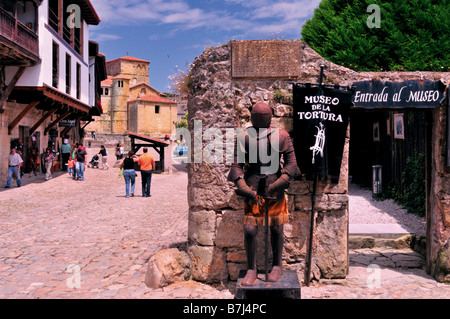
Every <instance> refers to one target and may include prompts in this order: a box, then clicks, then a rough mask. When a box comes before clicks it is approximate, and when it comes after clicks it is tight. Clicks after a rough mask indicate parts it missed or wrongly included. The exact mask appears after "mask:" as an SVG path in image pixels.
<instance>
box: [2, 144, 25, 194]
mask: <svg viewBox="0 0 450 319" xmlns="http://www.w3.org/2000/svg"><path fill="white" fill-rule="evenodd" d="M22 163H23V160H22V157H21V156H20V155H19V154H18V153H17V152H16V149H15V148H12V149H11V154H9V156H8V165H9V168H8V180H7V181H6V186H5V188H10V187H11V179H12V176H13V174H15V175H16V178H17V179H16V182H17V187H20V186H21V185H22V180H21V179H20V167H21V166H22Z"/></svg>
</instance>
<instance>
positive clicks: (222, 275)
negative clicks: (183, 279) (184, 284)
mask: <svg viewBox="0 0 450 319" xmlns="http://www.w3.org/2000/svg"><path fill="white" fill-rule="evenodd" d="M188 254H189V258H190V259H191V264H192V278H193V279H194V280H198V281H203V282H208V283H212V282H221V281H226V280H227V279H228V267H227V262H226V253H225V252H224V251H222V250H221V249H219V248H216V247H213V246H198V245H191V246H189V248H188Z"/></svg>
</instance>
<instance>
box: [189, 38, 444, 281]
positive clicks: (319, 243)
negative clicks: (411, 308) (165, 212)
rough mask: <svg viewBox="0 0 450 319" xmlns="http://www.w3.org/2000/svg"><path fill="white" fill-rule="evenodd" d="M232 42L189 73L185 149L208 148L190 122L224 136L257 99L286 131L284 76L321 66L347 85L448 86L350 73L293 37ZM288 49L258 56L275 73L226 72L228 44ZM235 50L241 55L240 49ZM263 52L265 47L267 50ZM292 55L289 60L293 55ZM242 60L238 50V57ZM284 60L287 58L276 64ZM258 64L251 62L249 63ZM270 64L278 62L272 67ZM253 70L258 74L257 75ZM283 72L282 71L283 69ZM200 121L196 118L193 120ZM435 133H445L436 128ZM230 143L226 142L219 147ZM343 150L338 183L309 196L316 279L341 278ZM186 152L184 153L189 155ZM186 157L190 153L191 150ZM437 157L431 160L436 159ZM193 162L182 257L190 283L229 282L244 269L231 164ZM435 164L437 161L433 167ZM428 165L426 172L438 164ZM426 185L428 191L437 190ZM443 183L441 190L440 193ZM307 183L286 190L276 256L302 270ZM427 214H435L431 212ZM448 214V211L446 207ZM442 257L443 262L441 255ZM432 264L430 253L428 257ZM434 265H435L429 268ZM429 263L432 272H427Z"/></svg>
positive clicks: (244, 121) (313, 77) (312, 75)
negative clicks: (285, 216) (286, 215)
mask: <svg viewBox="0 0 450 319" xmlns="http://www.w3.org/2000/svg"><path fill="white" fill-rule="evenodd" d="M235 42H236V41H231V42H228V43H226V44H223V45H221V46H218V47H215V48H212V49H209V50H207V51H205V52H204V53H203V54H202V55H201V56H199V57H198V58H197V59H196V60H195V61H194V63H193V67H192V71H191V73H190V81H191V82H190V83H191V94H190V96H189V101H188V112H189V130H190V133H191V145H192V146H193V147H192V154H194V153H195V154H198V152H199V151H201V150H203V149H204V148H205V147H207V145H208V143H209V142H210V141H208V140H205V139H204V138H203V136H198V135H197V136H196V135H195V134H194V121H196V120H197V121H201V125H202V131H203V132H204V131H205V130H207V129H208V128H217V129H219V130H220V131H221V132H222V133H223V135H224V136H225V135H226V130H227V129H228V128H235V127H245V126H246V125H248V123H249V121H250V110H251V108H252V106H253V105H254V104H256V103H257V102H260V101H264V102H266V103H268V104H269V105H270V106H271V108H272V110H273V115H274V117H273V121H272V124H273V126H276V127H280V128H284V129H286V130H287V131H288V132H290V133H292V130H293V119H292V112H293V107H292V94H291V92H292V91H291V89H292V84H291V81H299V82H318V76H319V72H320V65H322V64H323V65H324V66H325V82H326V83H339V84H341V85H349V84H351V83H353V82H356V81H364V80H380V81H393V82H400V81H404V80H406V79H419V78H420V76H423V77H424V78H425V79H428V80H439V79H442V80H444V82H445V83H447V84H448V83H449V81H450V74H449V73H432V72H422V73H418V72H380V73H376V72H370V73H366V72H361V73H358V72H355V71H352V70H350V69H347V68H344V67H342V66H338V65H335V64H333V63H331V62H329V61H326V60H324V59H323V58H322V57H320V56H319V55H318V54H317V53H315V52H314V51H313V50H312V49H311V48H309V47H308V46H307V45H306V44H305V43H302V42H301V41H299V40H269V41H259V42H260V43H258V41H238V42H241V43H238V46H236V43H235ZM277 45H282V46H283V47H291V51H290V52H291V54H290V56H277V57H275V59H274V57H270V56H268V57H265V56H264V59H269V60H270V59H272V60H271V63H275V64H276V63H279V64H280V65H279V69H281V70H284V72H285V74H282V76H281V77H280V78H277V76H276V75H275V74H274V73H273V72H272V71H273V70H250V71H249V72H246V71H245V70H242V65H241V64H240V65H239V69H237V70H234V71H233V63H240V61H238V62H236V61H235V60H234V61H233V57H232V52H231V50H232V47H235V48H236V47H238V48H239V49H241V50H242V46H243V47H244V48H245V46H249V47H251V46H257V47H258V46H259V47H261V46H263V47H264V46H266V47H271V46H277ZM241 54H242V53H241ZM267 54H269V55H270V52H269V53H267ZM292 55H294V57H293V56H292ZM242 56H244V57H245V52H244V54H243V55H242ZM283 59H288V61H283ZM292 59H294V60H295V59H297V60H298V63H299V65H300V68H298V72H297V73H295V72H294V73H289V72H290V71H289V70H288V69H286V68H285V64H286V63H291V62H292ZM256 68H258V66H256ZM275 69H277V66H276V65H275ZM258 72H260V73H261V74H262V75H263V76H261V77H258V76H256V75H257V74H258ZM288 73H289V74H288ZM440 114H441V113H439V112H435V117H436V118H435V120H434V126H433V127H434V128H435V130H438V127H441V126H443V127H446V124H445V123H446V122H445V119H444V115H440ZM197 123H199V122H197ZM436 134H446V133H444V132H439V133H438V132H437V133H436ZM233 142H234V141H233V140H228V139H226V140H225V141H224V143H225V145H224V148H225V147H226V145H227V144H228V143H233ZM443 147H444V146H443V145H441V144H436V145H435V149H434V153H439V152H441V153H442V151H443ZM348 152H349V141H348V140H347V141H346V143H345V147H344V156H343V161H342V168H341V176H340V178H339V183H338V184H332V183H331V182H326V183H325V182H323V183H319V185H318V190H317V191H318V194H319V196H318V197H317V199H316V212H317V213H316V232H315V241H314V242H315V246H314V254H313V268H312V271H313V276H314V277H315V278H321V277H323V278H345V277H346V274H347V269H348V256H347V253H348V249H347V236H348V200H349V197H348ZM192 154H191V155H192ZM192 156H193V155H192ZM441 160H442V158H436V161H441ZM220 162H223V163H217V162H212V163H207V162H206V161H201V162H195V161H194V159H193V158H191V163H190V164H188V176H189V182H188V202H189V226H188V255H189V257H190V259H191V261H192V276H193V279H195V280H200V281H205V282H220V281H227V280H236V279H237V278H238V273H239V270H241V269H246V267H247V265H246V256H245V251H244V241H243V238H244V236H243V215H244V213H243V201H242V199H241V198H240V197H238V196H237V195H235V193H234V190H235V187H234V185H233V184H232V183H230V182H229V181H227V175H228V172H229V168H230V164H229V163H227V162H226V161H220ZM436 165H437V164H436ZM436 165H435V166H434V167H433V172H432V173H433V174H435V173H436V171H439V168H438V167H436ZM442 179H443V180H445V183H446V184H445V185H447V186H445V185H442V183H443V182H442V181H439V182H438V181H435V180H434V181H433V183H435V184H439V183H440V184H439V185H442V186H438V185H436V187H437V188H438V190H436V191H438V192H439V193H440V194H441V195H440V196H439V198H438V197H436V196H434V197H433V198H432V209H433V210H434V209H435V207H438V208H436V209H439V210H441V211H442V212H444V211H445V209H446V207H447V208H448V207H449V205H448V201H449V194H450V188H449V187H448V183H449V177H448V175H447V176H446V177H442ZM436 187H434V188H433V190H435V189H436ZM445 187H447V189H446V190H445ZM311 191H312V182H308V181H305V180H299V181H295V182H293V183H292V184H291V187H290V188H289V189H288V190H287V194H288V205H289V212H290V223H289V225H285V234H284V235H285V246H284V247H285V248H284V252H283V261H284V264H285V266H286V267H290V268H293V269H303V267H304V260H305V257H306V251H307V243H308V236H309V224H310V209H311ZM432 214H438V213H437V212H436V213H435V212H434V211H433V212H432ZM441 214H444V215H445V214H447V215H446V216H447V219H448V216H449V215H448V214H449V212H448V209H447V210H446V213H441ZM442 225H444V226H443V227H444V230H443V231H442V230H438V231H439V234H440V236H441V237H440V241H439V242H438V243H437V242H433V245H435V246H436V248H435V249H434V250H433V255H434V256H437V255H439V253H438V251H442V250H444V251H443V252H441V253H440V255H439V256H444V255H445V254H446V255H445V256H446V257H443V258H444V259H442V258H441V259H442V260H443V261H444V262H440V261H439V260H441V259H439V260H438V262H437V263H439V265H441V264H442V263H443V264H444V266H439V267H441V268H442V267H444V268H445V267H447V270H444V273H445V272H446V273H447V277H448V268H449V267H448V263H449V262H450V261H449V260H450V258H449V255H450V250H449V244H448V243H449V241H450V234H449V229H450V227H449V225H447V224H442ZM259 236H260V241H259V242H260V243H261V244H260V245H259V252H258V258H259V261H258V264H259V265H260V266H261V267H262V265H263V260H264V259H263V258H264V253H263V252H264V247H263V232H262V231H260V232H259ZM445 258H446V259H445ZM430 260H434V263H435V264H436V260H437V258H436V257H433V258H431V259H430ZM434 268H436V267H434ZM434 268H433V269H434Z"/></svg>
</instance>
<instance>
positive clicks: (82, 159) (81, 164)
mask: <svg viewBox="0 0 450 319" xmlns="http://www.w3.org/2000/svg"><path fill="white" fill-rule="evenodd" d="M76 158H77V161H76V163H75V170H76V174H77V177H76V178H74V179H78V180H80V181H83V180H84V168H85V166H86V162H87V152H86V148H84V147H83V144H81V143H79V144H78V149H77V153H76Z"/></svg>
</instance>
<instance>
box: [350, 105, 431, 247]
mask: <svg viewBox="0 0 450 319" xmlns="http://www.w3.org/2000/svg"><path fill="white" fill-rule="evenodd" d="M431 115H432V110H430V109H387V108H386V109H371V110H368V109H360V108H355V109H352V110H351V113H350V153H349V179H350V180H349V195H350V203H353V207H351V210H350V216H349V218H350V224H351V223H352V222H357V223H364V224H365V223H367V224H370V225H373V224H379V225H387V224H389V225H391V224H398V226H399V227H398V228H396V229H400V230H401V229H404V230H405V233H411V234H414V236H415V238H418V239H420V240H423V241H425V237H426V218H425V215H426V199H427V196H426V192H427V190H426V179H425V176H427V174H429V173H427V169H428V172H430V167H429V166H430V162H429V160H427V159H428V158H430V156H431V150H430V147H427V141H428V139H429V138H430V136H429V134H428V133H427V128H428V127H429V126H430V123H429V121H430V119H431ZM428 145H429V144H428ZM376 165H377V166H381V189H374V186H373V170H374V168H373V167H374V166H376ZM355 205H358V206H359V207H355ZM352 214H353V215H352ZM380 227H381V226H380ZM350 228H351V226H350ZM393 229H395V227H394V228H393ZM380 231H382V230H380ZM422 250H423V249H422ZM421 252H422V253H424V254H425V251H421Z"/></svg>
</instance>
